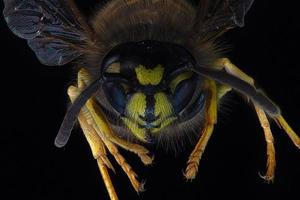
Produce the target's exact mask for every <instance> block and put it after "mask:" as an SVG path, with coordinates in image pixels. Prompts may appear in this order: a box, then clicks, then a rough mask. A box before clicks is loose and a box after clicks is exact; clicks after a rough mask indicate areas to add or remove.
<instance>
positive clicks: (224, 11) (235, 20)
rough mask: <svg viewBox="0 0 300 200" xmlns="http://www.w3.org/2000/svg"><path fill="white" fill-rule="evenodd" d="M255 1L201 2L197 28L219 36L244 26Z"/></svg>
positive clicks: (203, 0)
mask: <svg viewBox="0 0 300 200" xmlns="http://www.w3.org/2000/svg"><path fill="white" fill-rule="evenodd" d="M253 2H254V0H199V3H198V9H197V14H196V20H195V21H196V22H195V28H196V29H198V30H200V31H201V32H204V33H214V34H215V35H218V34H219V33H222V32H224V31H226V30H227V29H229V28H234V27H236V26H238V27H243V26H244V17H245V15H246V13H247V12H248V10H249V9H250V8H251V6H252V4H253Z"/></svg>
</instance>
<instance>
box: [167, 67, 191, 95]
mask: <svg viewBox="0 0 300 200" xmlns="http://www.w3.org/2000/svg"><path fill="white" fill-rule="evenodd" d="M192 75H193V72H184V73H182V74H179V75H178V76H176V78H174V79H173V80H172V81H171V83H170V88H171V91H172V93H174V92H175V89H176V86H177V85H178V84H179V83H180V82H181V81H183V80H186V79H188V78H191V77H192Z"/></svg>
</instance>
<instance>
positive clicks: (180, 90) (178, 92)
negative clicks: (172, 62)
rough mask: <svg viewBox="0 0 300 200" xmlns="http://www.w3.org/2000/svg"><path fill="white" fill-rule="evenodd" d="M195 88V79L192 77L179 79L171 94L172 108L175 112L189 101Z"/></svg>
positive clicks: (180, 109)
mask: <svg viewBox="0 0 300 200" xmlns="http://www.w3.org/2000/svg"><path fill="white" fill-rule="evenodd" d="M195 88H196V80H195V79H193V78H190V79H186V80H183V81H181V82H180V83H179V84H178V85H177V87H176V89H175V92H174V94H173V109H174V112H175V113H179V112H180V111H182V110H183V109H184V108H185V107H186V106H187V104H188V103H189V102H190V101H191V99H192V97H193V94H194V91H195Z"/></svg>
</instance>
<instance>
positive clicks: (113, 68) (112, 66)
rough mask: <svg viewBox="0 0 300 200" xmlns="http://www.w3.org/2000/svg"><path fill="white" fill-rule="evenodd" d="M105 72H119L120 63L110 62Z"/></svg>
mask: <svg viewBox="0 0 300 200" xmlns="http://www.w3.org/2000/svg"><path fill="white" fill-rule="evenodd" d="M105 73H108V74H120V73H121V64H120V63H119V62H115V63H112V64H110V65H109V66H108V67H107V68H106V70H105Z"/></svg>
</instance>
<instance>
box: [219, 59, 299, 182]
mask: <svg viewBox="0 0 300 200" xmlns="http://www.w3.org/2000/svg"><path fill="white" fill-rule="evenodd" d="M216 66H218V67H219V68H220V69H225V70H226V72H228V73H229V74H231V75H233V76H235V77H237V78H239V79H242V80H244V81H246V82H248V83H249V84H251V85H253V86H254V80H253V78H251V77H250V76H248V75H247V74H245V73H244V72H242V71H241V70H240V69H239V68H237V67H236V66H235V65H234V64H232V63H231V62H230V60H229V59H227V58H221V59H219V60H218V61H217V62H216ZM254 106H255V109H256V113H257V116H258V118H259V121H260V123H261V126H262V127H263V129H264V134H265V139H266V143H267V172H266V175H265V176H264V178H265V179H266V180H268V181H273V179H274V173H275V166H276V161H275V148H274V144H273V136H272V132H271V130H270V124H269V122H268V119H267V117H266V114H265V112H264V110H263V108H260V107H259V106H258V105H256V104H255V103H254ZM272 118H273V119H274V120H275V121H276V122H277V124H278V125H279V126H280V127H282V128H283V129H284V131H285V132H286V133H287V134H288V136H289V137H290V139H291V140H292V141H293V143H294V144H295V145H296V146H297V147H298V148H300V138H299V136H298V135H297V134H296V133H295V132H294V131H293V129H292V128H291V127H290V126H289V125H288V123H287V122H286V121H285V119H284V118H283V117H282V115H278V116H272Z"/></svg>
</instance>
